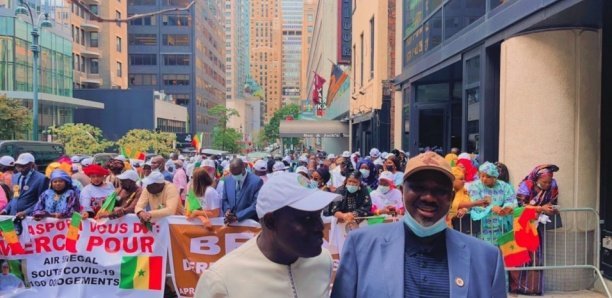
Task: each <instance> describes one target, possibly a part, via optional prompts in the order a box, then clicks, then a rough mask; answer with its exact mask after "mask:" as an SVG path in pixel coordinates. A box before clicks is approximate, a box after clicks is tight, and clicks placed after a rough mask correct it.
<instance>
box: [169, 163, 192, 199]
mask: <svg viewBox="0 0 612 298" xmlns="http://www.w3.org/2000/svg"><path fill="white" fill-rule="evenodd" d="M187 182H188V179H187V172H185V169H184V168H183V161H182V160H180V159H177V160H175V161H174V176H173V177H172V183H174V186H176V189H178V191H179V197H180V198H181V202H183V203H184V202H185V196H186V195H187Z"/></svg>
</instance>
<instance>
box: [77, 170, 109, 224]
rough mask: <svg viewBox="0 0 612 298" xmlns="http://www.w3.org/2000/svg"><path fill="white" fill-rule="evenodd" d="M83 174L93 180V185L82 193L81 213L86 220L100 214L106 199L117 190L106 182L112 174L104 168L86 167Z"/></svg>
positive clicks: (85, 188) (86, 187) (88, 186)
mask: <svg viewBox="0 0 612 298" xmlns="http://www.w3.org/2000/svg"><path fill="white" fill-rule="evenodd" d="M83 172H84V173H85V175H87V176H89V178H90V179H91V183H90V184H89V185H87V186H85V187H84V188H83V191H81V200H80V203H81V209H82V210H81V213H82V215H83V219H86V218H88V217H93V216H94V215H95V214H97V213H98V211H99V210H100V208H102V205H103V204H104V201H105V200H106V198H107V197H108V196H109V195H111V194H112V193H113V192H115V188H114V187H113V185H112V184H111V183H108V182H106V183H105V182H104V181H105V179H106V176H108V175H109V174H110V173H109V171H108V170H107V169H105V168H103V167H102V166H100V165H97V164H93V165H90V166H87V167H85V168H84V169H83Z"/></svg>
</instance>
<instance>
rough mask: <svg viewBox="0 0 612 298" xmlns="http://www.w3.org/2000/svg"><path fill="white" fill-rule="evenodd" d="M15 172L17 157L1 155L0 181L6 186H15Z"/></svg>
mask: <svg viewBox="0 0 612 298" xmlns="http://www.w3.org/2000/svg"><path fill="white" fill-rule="evenodd" d="M14 172H15V159H14V158H13V157H12V156H8V155H5V156H2V157H0V183H4V184H5V185H6V186H8V187H9V188H11V192H12V187H13V173H14Z"/></svg>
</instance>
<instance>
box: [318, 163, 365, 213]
mask: <svg viewBox="0 0 612 298" xmlns="http://www.w3.org/2000/svg"><path fill="white" fill-rule="evenodd" d="M336 193H337V194H339V195H340V196H341V197H342V200H340V201H335V202H333V203H331V204H330V205H329V207H328V208H327V210H325V212H324V215H325V216H334V217H335V218H337V219H338V221H339V222H346V223H352V222H359V221H360V220H359V219H357V218H359V217H366V216H369V215H371V209H372V199H371V198H370V194H369V192H368V189H367V186H366V185H365V184H363V183H361V173H360V172H359V171H353V172H352V173H350V174H349V175H348V176H347V177H346V180H345V181H344V185H343V186H340V187H338V189H336Z"/></svg>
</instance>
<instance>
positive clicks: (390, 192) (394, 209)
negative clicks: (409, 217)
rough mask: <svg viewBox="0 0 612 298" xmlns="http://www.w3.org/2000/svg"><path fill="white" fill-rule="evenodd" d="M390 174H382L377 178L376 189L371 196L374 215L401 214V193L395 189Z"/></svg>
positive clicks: (402, 201) (402, 204) (402, 206)
mask: <svg viewBox="0 0 612 298" xmlns="http://www.w3.org/2000/svg"><path fill="white" fill-rule="evenodd" d="M393 178H394V177H393V174H392V173H391V172H387V171H385V172H382V173H381V174H380V177H379V178H378V188H377V189H376V190H375V191H373V192H372V193H371V194H370V195H371V196H372V212H373V213H374V214H392V215H396V214H403V213H404V212H403V210H404V200H403V197H402V192H401V191H399V190H398V189H397V188H396V187H395V182H393Z"/></svg>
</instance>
